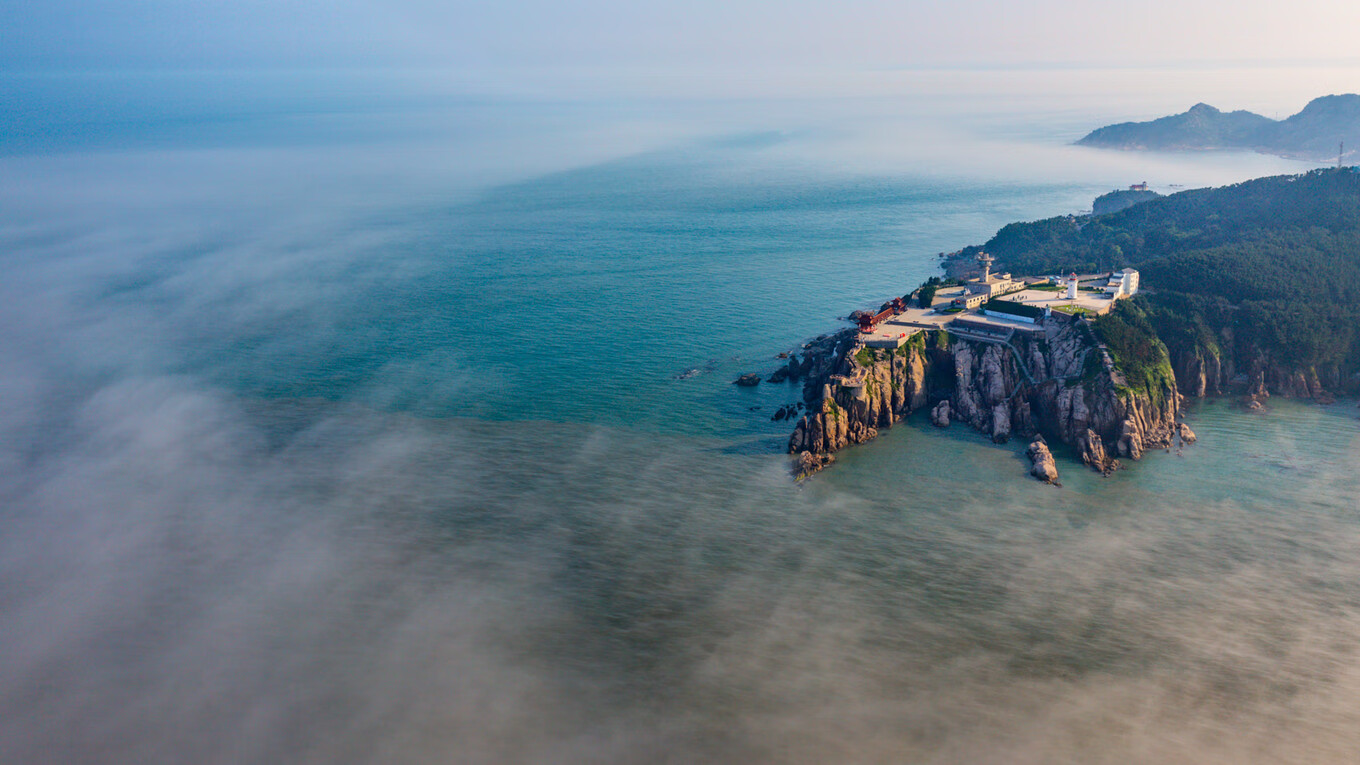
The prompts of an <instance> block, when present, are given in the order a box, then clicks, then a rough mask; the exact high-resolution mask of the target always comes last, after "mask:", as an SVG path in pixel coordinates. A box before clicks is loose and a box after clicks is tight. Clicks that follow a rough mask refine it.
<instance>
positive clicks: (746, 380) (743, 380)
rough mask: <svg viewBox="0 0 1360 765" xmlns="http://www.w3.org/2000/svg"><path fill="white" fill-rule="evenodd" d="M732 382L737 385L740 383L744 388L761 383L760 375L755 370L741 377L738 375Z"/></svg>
mask: <svg viewBox="0 0 1360 765" xmlns="http://www.w3.org/2000/svg"><path fill="white" fill-rule="evenodd" d="M732 382H733V383H734V384H736V385H740V386H741V387H743V388H753V387H755V386H757V385H759V384H760V375H758V374H755V373H754V372H749V373H747V374H744V375H742V376H741V377H738V378H737V379H735V380H733V381H732Z"/></svg>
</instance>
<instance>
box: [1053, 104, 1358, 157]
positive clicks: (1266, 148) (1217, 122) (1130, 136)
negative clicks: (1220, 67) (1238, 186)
mask: <svg viewBox="0 0 1360 765" xmlns="http://www.w3.org/2000/svg"><path fill="white" fill-rule="evenodd" d="M1343 141H1344V142H1345V143H1346V145H1347V146H1348V147H1349V148H1348V149H1347V150H1346V153H1347V155H1348V156H1349V155H1352V154H1353V153H1354V152H1355V150H1357V149H1360V95H1356V94H1354V93H1348V94H1345V95H1340V96H1322V97H1321V98H1315V99H1313V100H1312V101H1309V102H1308V105H1307V106H1305V107H1304V108H1303V111H1301V112H1299V113H1298V114H1295V115H1294V116H1292V117H1289V118H1288V119H1284V120H1273V119H1270V118H1269V117H1262V116H1261V115H1259V114H1253V113H1252V112H1248V111H1235V112H1223V111H1219V110H1218V109H1215V108H1214V107H1212V106H1210V105H1208V104H1202V103H1201V104H1195V105H1194V106H1192V107H1191V108H1190V110H1189V111H1187V112H1184V113H1182V114H1174V115H1172V116H1170V117H1162V118H1161V119H1155V120H1152V121H1151V122H1123V123H1120V124H1118V125H1107V126H1106V127H1103V128H1099V129H1096V130H1093V131H1091V132H1090V133H1089V134H1088V135H1087V136H1086V137H1084V138H1082V139H1081V140H1080V141H1077V144H1078V145H1080V146H1095V147H1098V148H1104V149H1160V150H1170V151H1178V150H1181V151H1183V150H1203V149H1254V150H1256V151H1260V152H1265V153H1268V154H1279V155H1281V156H1286V157H1300V158H1307V159H1331V158H1334V157H1336V152H1337V147H1338V145H1339V144H1341V143H1342V142H1343Z"/></svg>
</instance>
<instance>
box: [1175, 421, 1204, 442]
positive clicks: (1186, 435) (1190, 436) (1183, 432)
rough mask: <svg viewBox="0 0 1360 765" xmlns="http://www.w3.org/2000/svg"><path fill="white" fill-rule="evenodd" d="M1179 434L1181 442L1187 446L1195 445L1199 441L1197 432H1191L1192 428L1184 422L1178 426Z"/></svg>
mask: <svg viewBox="0 0 1360 765" xmlns="http://www.w3.org/2000/svg"><path fill="white" fill-rule="evenodd" d="M1177 432H1178V433H1179V434H1180V437H1181V441H1183V442H1185V443H1187V444H1193V443H1194V442H1196V441H1198V440H1199V439H1198V438H1196V437H1195V431H1193V430H1191V429H1190V426H1189V425H1186V424H1185V423H1183V422H1182V423H1181V424H1180V425H1179V426H1178V428H1177Z"/></svg>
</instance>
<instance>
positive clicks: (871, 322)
mask: <svg viewBox="0 0 1360 765" xmlns="http://www.w3.org/2000/svg"><path fill="white" fill-rule="evenodd" d="M910 298H911V296H910V295H907V296H905V297H899V298H893V299H892V300H889V301H888V302H886V303H884V304H883V306H882V307H881V308H880V309H879V311H878V313H869V312H868V311H858V312H857V313H858V314H859V315H858V316H857V317H856V321H858V322H859V331H860V332H873V331H874V327H875V326H877V325H878V324H879V323H880V322H882V321H883V320H884V319H887V318H889V317H891V316H896V315H898V314H900V313H902V312H903V311H905V310H907V301H908V300H909V299H910Z"/></svg>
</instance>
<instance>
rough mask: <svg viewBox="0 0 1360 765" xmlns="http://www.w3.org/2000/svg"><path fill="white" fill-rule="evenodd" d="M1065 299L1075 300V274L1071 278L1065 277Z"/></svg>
mask: <svg viewBox="0 0 1360 765" xmlns="http://www.w3.org/2000/svg"><path fill="white" fill-rule="evenodd" d="M1067 299H1068V300H1076V299H1077V275H1076V273H1075V272H1074V273H1073V274H1072V275H1071V276H1069V277H1067Z"/></svg>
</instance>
